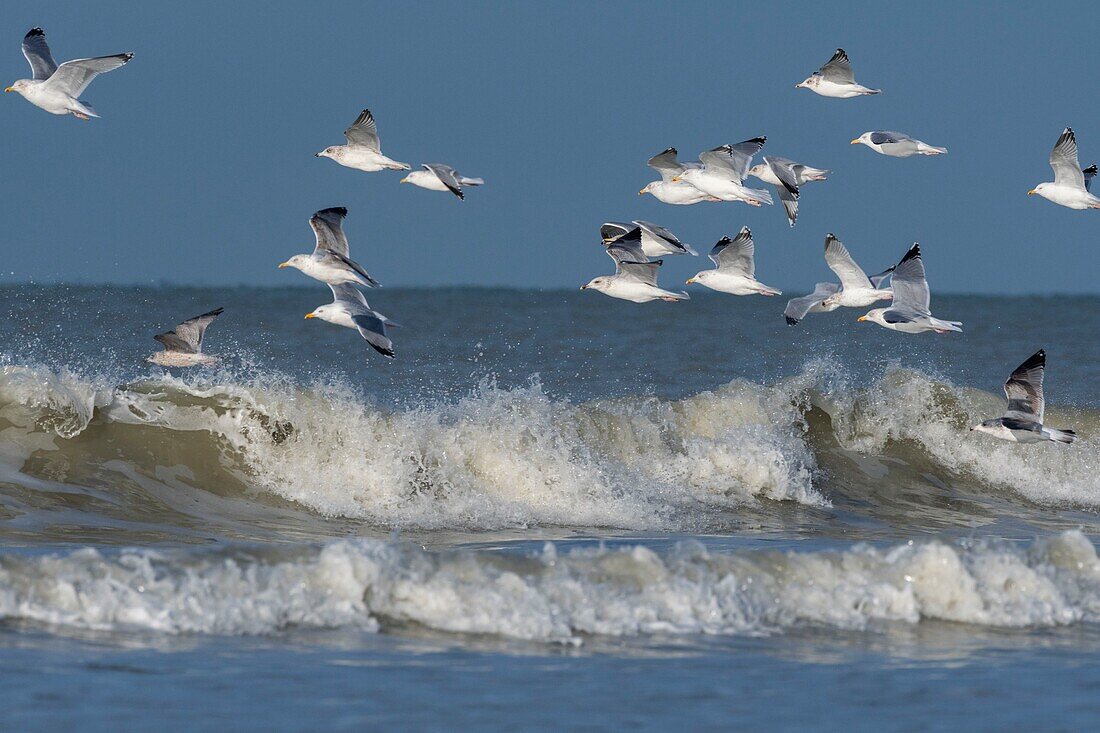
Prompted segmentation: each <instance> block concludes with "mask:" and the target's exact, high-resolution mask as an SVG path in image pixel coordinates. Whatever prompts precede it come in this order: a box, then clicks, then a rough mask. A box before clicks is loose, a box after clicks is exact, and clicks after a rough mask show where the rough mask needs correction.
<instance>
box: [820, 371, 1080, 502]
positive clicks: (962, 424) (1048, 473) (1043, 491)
mask: <svg viewBox="0 0 1100 733" xmlns="http://www.w3.org/2000/svg"><path fill="white" fill-rule="evenodd" d="M814 403H815V405H817V406H818V407H820V408H822V409H823V410H824V411H825V412H827V413H828V414H829V416H830V418H831V419H832V426H833V431H834V434H835V435H836V438H837V440H838V441H839V442H840V444H841V445H842V446H843V447H844V448H847V449H849V450H853V451H858V452H860V453H866V454H874V455H878V454H882V453H884V452H887V450H888V446H891V445H892V446H894V447H895V448H898V447H900V448H902V449H905V448H912V447H917V448H919V451H920V455H921V457H922V458H923V459H927V460H930V461H932V462H933V464H935V465H938V466H940V467H942V468H944V469H947V470H949V471H952V472H955V473H959V474H963V475H964V476H967V477H969V479H970V480H971V481H973V482H975V483H977V484H978V485H989V486H997V487H1005V488H1009V489H1012V490H1014V491H1016V492H1018V493H1019V494H1021V495H1022V496H1024V497H1026V498H1028V499H1030V500H1032V501H1036V502H1040V503H1044V504H1072V505H1084V506H1090V507H1097V506H1100V452H1098V451H1097V449H1096V444H1095V442H1093V441H1092V439H1091V437H1090V436H1092V435H1096V434H1097V431H1098V429H1100V423H1098V421H1097V419H1096V415H1095V413H1091V412H1085V411H1066V410H1062V409H1059V408H1058V407H1048V409H1047V414H1046V418H1045V421H1046V423H1047V424H1048V425H1051V426H1053V427H1072V428H1076V429H1077V430H1078V432H1079V433H1080V434H1081V435H1082V440H1080V441H1079V442H1078V443H1076V444H1074V445H1069V446H1067V445H1055V444H1034V445H1018V444H1013V443H1007V442H1002V441H998V440H995V439H992V438H988V437H986V436H983V435H980V434H975V433H971V432H970V428H971V427H972V426H974V425H976V424H977V423H979V422H981V421H982V420H984V419H986V418H989V417H995V416H997V415H1000V414H1002V413H1003V411H1004V407H1005V405H1004V398H1003V396H1000V395H991V394H989V393H986V392H980V391H978V390H973V389H964V388H960V387H955V386H953V385H951V384H950V383H947V382H943V381H937V380H935V379H933V378H932V377H930V376H928V375H926V374H922V373H920V372H916V371H911V370H906V369H891V370H888V371H887V373H886V374H885V375H884V376H883V377H881V378H880V379H878V380H876V382H875V383H873V384H872V385H871V386H869V387H868V388H866V389H859V390H856V389H852V388H850V387H849V386H847V385H846V384H844V383H843V382H841V383H839V384H832V385H830V386H828V387H826V386H825V385H821V395H820V396H818V397H817V398H815V400H814Z"/></svg>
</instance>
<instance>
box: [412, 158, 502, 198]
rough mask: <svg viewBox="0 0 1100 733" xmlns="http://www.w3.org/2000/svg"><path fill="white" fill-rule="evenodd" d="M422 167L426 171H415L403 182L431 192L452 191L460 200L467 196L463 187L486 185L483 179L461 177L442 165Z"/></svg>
mask: <svg viewBox="0 0 1100 733" xmlns="http://www.w3.org/2000/svg"><path fill="white" fill-rule="evenodd" d="M422 167H423V168H424V170H422V171H413V172H412V173H410V174H409V175H407V176H405V177H404V178H402V179H401V182H402V183H411V184H412V185H414V186H420V187H421V188H426V189H428V190H429V191H450V192H451V193H453V194H454V195H455V196H458V197H459V198H460V199H465V198H466V194H464V193H463V192H462V187H463V186H480V185H482V184H483V183H485V181H484V180H483V179H481V178H467V177H466V176H460V175H459V174H458V171H456V170H455V169H454V168H452V167H451V166H449V165H443V164H442V163H425V164H424V165H423V166H422Z"/></svg>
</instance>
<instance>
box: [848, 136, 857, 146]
mask: <svg viewBox="0 0 1100 733" xmlns="http://www.w3.org/2000/svg"><path fill="white" fill-rule="evenodd" d="M848 144H849V145H859V138H858V137H857V138H856V139H855V140H853V141H852V142H850V143H848Z"/></svg>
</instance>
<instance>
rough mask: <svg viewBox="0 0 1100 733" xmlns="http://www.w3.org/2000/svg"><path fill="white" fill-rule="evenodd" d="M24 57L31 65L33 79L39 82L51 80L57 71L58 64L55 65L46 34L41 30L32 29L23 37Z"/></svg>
mask: <svg viewBox="0 0 1100 733" xmlns="http://www.w3.org/2000/svg"><path fill="white" fill-rule="evenodd" d="M23 55H24V56H26V57H27V62H28V63H30V65H31V71H32V72H34V77H33V78H35V79H37V80H39V81H45V80H46V79H49V78H50V76H51V75H52V74H53V72H55V71H57V64H56V63H54V60H53V54H51V53H50V47H49V45H48V44H47V43H46V33H45V31H43V30H42V29H41V28H31V29H30V30H29V31H27V35H25V36H23Z"/></svg>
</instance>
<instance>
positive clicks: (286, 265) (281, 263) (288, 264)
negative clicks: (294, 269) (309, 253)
mask: <svg viewBox="0 0 1100 733" xmlns="http://www.w3.org/2000/svg"><path fill="white" fill-rule="evenodd" d="M284 267H290V263H289V262H280V263H279V269H280V270H281V269H283V268H284Z"/></svg>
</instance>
